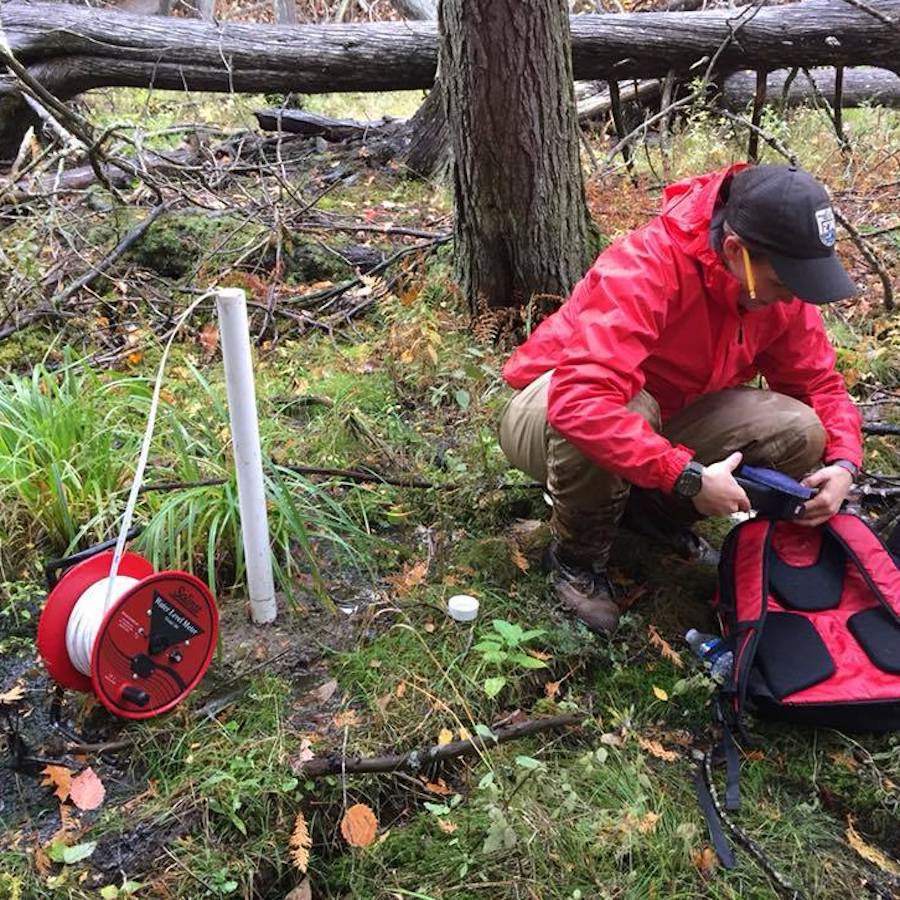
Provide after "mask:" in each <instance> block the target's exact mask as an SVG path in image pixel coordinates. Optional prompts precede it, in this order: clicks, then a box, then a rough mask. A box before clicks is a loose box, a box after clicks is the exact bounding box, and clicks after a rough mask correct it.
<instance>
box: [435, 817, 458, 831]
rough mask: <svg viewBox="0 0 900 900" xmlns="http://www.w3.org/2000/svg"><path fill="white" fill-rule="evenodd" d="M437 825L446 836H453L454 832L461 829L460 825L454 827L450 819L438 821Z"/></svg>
mask: <svg viewBox="0 0 900 900" xmlns="http://www.w3.org/2000/svg"><path fill="white" fill-rule="evenodd" d="M437 824H438V828H440V829H441V831H443V832H444V834H453V832H454V831H456V829H457V828H459V826H458V825H454V824H453V823H452V822H451V821H450V820H449V819H438V820H437Z"/></svg>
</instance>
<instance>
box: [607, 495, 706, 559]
mask: <svg viewBox="0 0 900 900" xmlns="http://www.w3.org/2000/svg"><path fill="white" fill-rule="evenodd" d="M622 525H623V526H624V527H625V528H627V529H628V530H629V531H633V532H634V533H635V534H640V535H643V537H645V538H649V539H650V540H651V541H653V542H654V543H656V544H660V545H662V546H663V547H668V549H669V550H673V551H674V552H675V553H677V554H678V555H679V556H680V557H681V558H682V559H686V560H689V561H690V562H694V563H697V564H698V565H701V566H708V567H710V568H715V567H716V566H718V565H719V551H718V550H716V548H715V547H713V546H712V544H710V543H709V541H707V540H706V539H705V538H702V537H700V535H699V534H695V533H694V532H693V531H691V529H690V528H689V527H688V526H687V525H685V524H683V523H681V522H678V521H677V519H675V518H672V517H670V516H667V515H666V513H665V507H664V506H662V505H661V502H660V499H659V498H658V497H657V496H654V492H652V491H645V490H643V489H641V488H632V489H631V494H630V496H629V498H628V503H627V505H626V507H625V513H624V515H623V516H622Z"/></svg>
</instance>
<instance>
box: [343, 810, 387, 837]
mask: <svg viewBox="0 0 900 900" xmlns="http://www.w3.org/2000/svg"><path fill="white" fill-rule="evenodd" d="M377 833H378V819H376V818H375V813H373V812H372V810H371V809H369V807H368V806H366V804H365V803H357V804H355V805H354V806H351V807H350V809H348V810H347V812H346V813H344V818H343V819H341V834H342V835H343V836H344V840H345V841H346V842H347V843H348V844H349V845H350V846H351V847H368V846H369V844H371V843H372V841H374V840H375V835H376V834H377Z"/></svg>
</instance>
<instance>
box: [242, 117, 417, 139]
mask: <svg viewBox="0 0 900 900" xmlns="http://www.w3.org/2000/svg"><path fill="white" fill-rule="evenodd" d="M253 115H254V116H256V121H257V122H259V127H260V128H262V129H263V130H264V131H287V132H290V133H291V134H303V135H307V136H309V137H322V138H324V139H325V140H326V141H332V142H335V143H336V142H339V141H346V140H352V139H354V138H364V137H365V136H366V135H368V134H372V133H373V132H375V133H378V134H380V135H382V136H383V135H386V134H389V133H390V132H391V131H396V130H398V129H400V128H402V127H403V126H404V125H405V124H406V120H405V119H394V118H391V117H390V116H382V117H381V118H380V119H378V120H376V121H374V122H358V121H356V120H355V119H332V118H329V117H328V116H320V115H319V114H318V113H311V112H304V111H303V110H299V109H260V110H257V111H256V112H255V113H254V114H253Z"/></svg>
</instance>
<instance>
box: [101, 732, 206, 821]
mask: <svg viewBox="0 0 900 900" xmlns="http://www.w3.org/2000/svg"><path fill="white" fill-rule="evenodd" d="M199 746H200V744H191V750H196V749H197V747H199ZM155 796H156V782H155V781H152V780H151V781H148V782H147V790H146V791H142V792H141V793H140V794H138V795H137V796H135V797H132V798H131V799H130V800H128V801H127V802H126V803H123V804H122V805H121V806H119V807H117V809H118V811H119V812H130V811H131V810H133V809H134V808H135V807H138V806H140V805H141V804H142V803H143V802H144V801H145V800H148V799H149V798H150V797H155Z"/></svg>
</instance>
